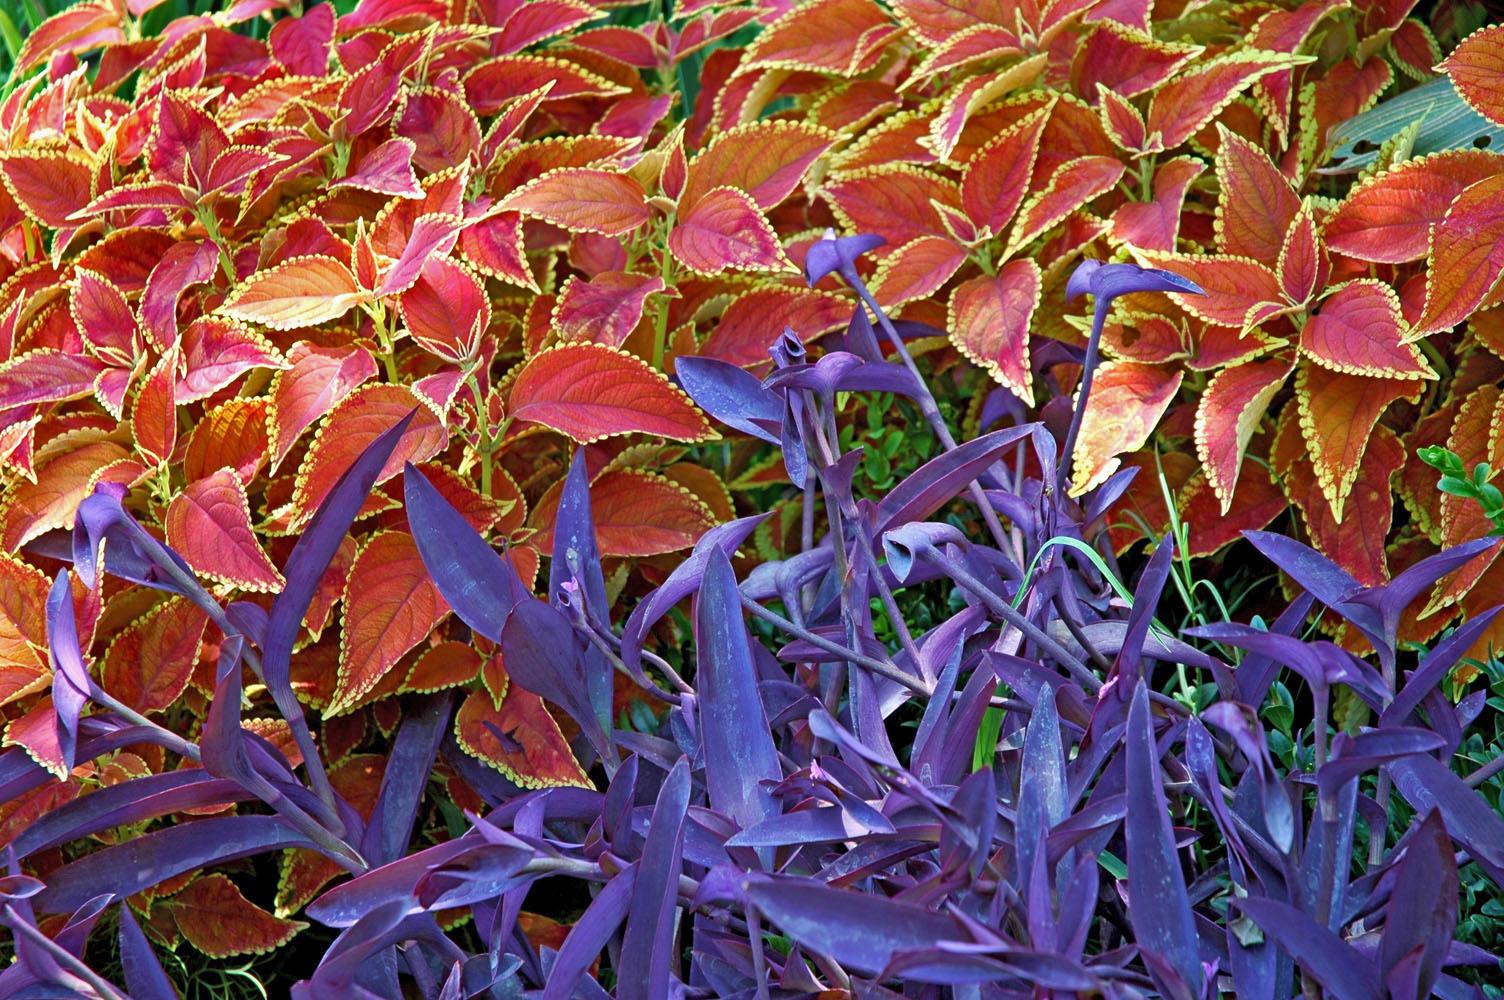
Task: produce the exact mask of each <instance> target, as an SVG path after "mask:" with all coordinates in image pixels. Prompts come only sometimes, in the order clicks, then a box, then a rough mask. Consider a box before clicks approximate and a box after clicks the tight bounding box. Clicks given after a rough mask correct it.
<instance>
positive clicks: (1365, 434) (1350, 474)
mask: <svg viewBox="0 0 1504 1000" xmlns="http://www.w3.org/2000/svg"><path fill="white" fill-rule="evenodd" d="M1422 385H1423V383H1422V382H1421V381H1420V380H1419V379H1395V378H1374V377H1371V376H1365V375H1350V374H1347V373H1345V372H1338V371H1332V370H1330V369H1327V368H1323V367H1321V366H1319V365H1301V366H1300V370H1299V371H1298V372H1297V373H1296V376H1295V398H1296V402H1297V404H1298V405H1299V408H1300V409H1299V414H1300V429H1301V433H1302V435H1303V436H1304V439H1305V442H1306V446H1307V448H1308V449H1309V450H1310V456H1311V463H1312V466H1313V467H1314V470H1315V474H1316V481H1317V482H1318V483H1319V484H1320V486H1321V492H1322V495H1323V496H1325V498H1326V501H1327V504H1328V505H1329V506H1330V507H1331V513H1332V518H1333V520H1334V521H1336V522H1337V523H1338V524H1340V523H1341V522H1342V516H1343V504H1344V501H1345V500H1346V499H1347V495H1348V493H1349V492H1350V491H1351V490H1352V487H1353V483H1354V482H1356V481H1357V478H1358V473H1359V471H1360V469H1361V468H1362V465H1363V452H1364V450H1365V449H1366V448H1367V447H1368V441H1369V438H1370V437H1371V436H1372V434H1373V428H1374V425H1375V424H1377V423H1378V420H1379V417H1380V416H1381V415H1382V414H1383V412H1384V410H1385V409H1387V408H1388V407H1389V404H1390V403H1393V402H1395V401H1396V400H1400V399H1410V400H1413V399H1416V398H1417V397H1419V395H1420V392H1421V386H1422ZM1386 492H1387V486H1386Z"/></svg>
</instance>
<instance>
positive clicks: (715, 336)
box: [700, 285, 851, 367]
mask: <svg viewBox="0 0 1504 1000" xmlns="http://www.w3.org/2000/svg"><path fill="white" fill-rule="evenodd" d="M850 318H851V303H850V302H849V301H848V300H847V299H845V298H843V297H842V296H840V295H835V294H832V293H830V292H820V291H816V290H814V289H812V288H799V287H797V286H794V285H765V286H763V287H761V288H754V289H752V290H751V291H749V292H744V293H742V294H741V295H739V296H737V297H736V298H735V299H734V300H732V302H731V304H730V305H729V306H727V307H726V311H725V312H724V313H722V314H721V320H720V322H719V323H717V324H716V326H715V329H713V330H711V331H710V336H709V337H707V338H706V339H705V343H704V344H703V345H702V346H701V348H700V353H701V354H703V355H705V356H706V357H711V358H719V359H720V360H722V361H727V362H730V363H731V364H734V365H742V366H744V367H746V366H751V365H758V364H767V363H768V362H769V359H768V348H769V347H771V346H772V345H773V341H775V340H777V339H778V336H779V334H780V333H782V331H783V328H784V327H788V328H790V329H792V330H794V331H795V332H796V333H798V334H799V336H800V337H802V338H804V340H805V341H806V342H808V341H811V340H813V339H815V338H816V337H818V336H820V335H821V334H823V333H828V332H830V331H831V330H834V329H836V328H837V327H840V326H845V325H846V322H847V321H848V320H849V319H850Z"/></svg>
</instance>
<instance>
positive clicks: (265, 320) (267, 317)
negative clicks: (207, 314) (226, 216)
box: [220, 255, 369, 330]
mask: <svg viewBox="0 0 1504 1000" xmlns="http://www.w3.org/2000/svg"><path fill="white" fill-rule="evenodd" d="M368 297H369V293H368V292H366V291H364V290H363V289H361V287H360V285H359V283H358V282H357V281H356V280H355V275H354V274H353V273H351V271H350V269H349V268H348V267H346V266H345V265H344V264H342V263H340V262H339V261H337V260H335V259H334V258H333V257H325V256H322V255H313V256H307V257H294V258H292V259H291V260H287V261H283V262H282V263H281V264H278V265H277V266H275V267H273V268H270V269H268V270H265V271H258V272H256V273H255V274H253V275H251V276H250V277H249V278H247V279H246V280H245V281H244V282H242V283H241V284H240V285H238V286H237V287H236V288H235V290H234V291H233V292H231V293H230V297H229V298H228V299H226V300H225V304H224V305H223V306H221V307H220V309H221V311H222V312H224V314H225V315H227V316H230V317H232V318H234V319H241V320H246V321H248V322H252V323H260V324H262V325H263V326H269V327H271V328H272V329H274V330H295V329H297V328H298V327H301V326H317V325H318V324H320V323H326V322H328V321H329V320H333V319H339V318H340V317H341V316H343V315H345V313H347V312H349V311H350V310H351V309H353V308H355V307H356V306H357V305H359V304H361V303H362V302H364V301H366V299H367V298H368Z"/></svg>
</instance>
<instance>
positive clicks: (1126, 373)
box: [1071, 361, 1181, 496]
mask: <svg viewBox="0 0 1504 1000" xmlns="http://www.w3.org/2000/svg"><path fill="white" fill-rule="evenodd" d="M1180 379H1181V373H1180V372H1178V371H1177V372H1174V373H1168V372H1166V371H1165V370H1164V369H1162V368H1159V367H1156V366H1154V365H1145V364H1140V363H1138V362H1136V361H1107V362H1104V363H1103V364H1102V365H1101V367H1099V368H1098V369H1097V374H1096V378H1095V380H1094V381H1093V383H1092V390H1091V397H1090V398H1089V399H1088V401H1087V407H1086V414H1085V416H1084V417H1083V418H1082V420H1081V431H1080V436H1079V437H1078V438H1077V439H1076V450H1075V454H1074V455H1072V457H1071V495H1072V496H1080V495H1081V494H1082V493H1085V492H1086V491H1087V490H1089V489H1092V488H1093V487H1095V486H1098V485H1100V484H1101V483H1103V482H1106V480H1107V477H1109V476H1111V475H1112V474H1113V473H1114V472H1116V471H1117V469H1118V466H1119V465H1121V464H1122V459H1121V458H1120V457H1119V456H1121V455H1122V454H1124V453H1125V452H1130V451H1137V450H1138V449H1139V448H1142V447H1143V446H1144V442H1146V441H1148V440H1149V435H1150V434H1151V433H1153V431H1154V428H1155V425H1157V424H1158V423H1159V418H1160V417H1161V416H1163V415H1164V412H1165V410H1166V409H1167V408H1168V407H1169V405H1170V401H1171V400H1173V399H1174V398H1175V393H1176V392H1177V391H1178V390H1179V389H1180Z"/></svg>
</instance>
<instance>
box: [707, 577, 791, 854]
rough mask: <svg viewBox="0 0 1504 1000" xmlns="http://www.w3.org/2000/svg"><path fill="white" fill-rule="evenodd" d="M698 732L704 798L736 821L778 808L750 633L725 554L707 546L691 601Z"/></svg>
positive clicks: (774, 761) (749, 821) (777, 776)
mask: <svg viewBox="0 0 1504 1000" xmlns="http://www.w3.org/2000/svg"><path fill="white" fill-rule="evenodd" d="M695 640H696V642H697V644H698V652H699V660H698V668H699V670H698V673H697V675H696V678H697V680H698V681H699V702H700V739H701V742H702V745H703V747H704V752H705V784H706V787H707V788H708V790H709V793H710V806H711V808H712V809H714V810H715V811H716V812H719V813H721V814H723V815H725V816H727V817H729V818H730V819H731V820H732V821H733V822H734V823H736V824H737V825H738V826H741V827H749V826H752V825H754V824H756V823H760V822H761V821H763V820H765V819H767V818H768V817H769V816H772V815H774V814H775V813H777V812H778V806H777V805H776V804H775V803H774V801H773V798H772V796H771V795H769V794H768V790H767V789H766V788H764V787H763V786H762V782H764V781H769V782H777V781H780V780H781V779H782V778H783V770H782V768H780V767H779V765H778V752H777V751H776V750H775V749H774V748H773V737H772V735H771V732H770V730H769V728H768V717H767V715H766V714H765V712H764V710H763V703H762V697H761V695H760V693H759V692H758V689H757V665H756V662H755V661H754V660H753V658H752V644H751V637H750V636H749V635H748V634H747V625H746V622H744V621H743V620H742V605H741V595H740V593H739V591H738V590H737V586H736V574H735V573H734V572H733V571H732V569H731V561H730V560H729V559H727V558H726V554H725V553H724V552H722V551H721V550H720V549H719V548H713V549H711V550H710V553H709V555H708V557H707V558H706V561H705V576H704V579H703V580H701V582H700V593H699V596H698V597H697V599H696V602H695Z"/></svg>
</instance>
